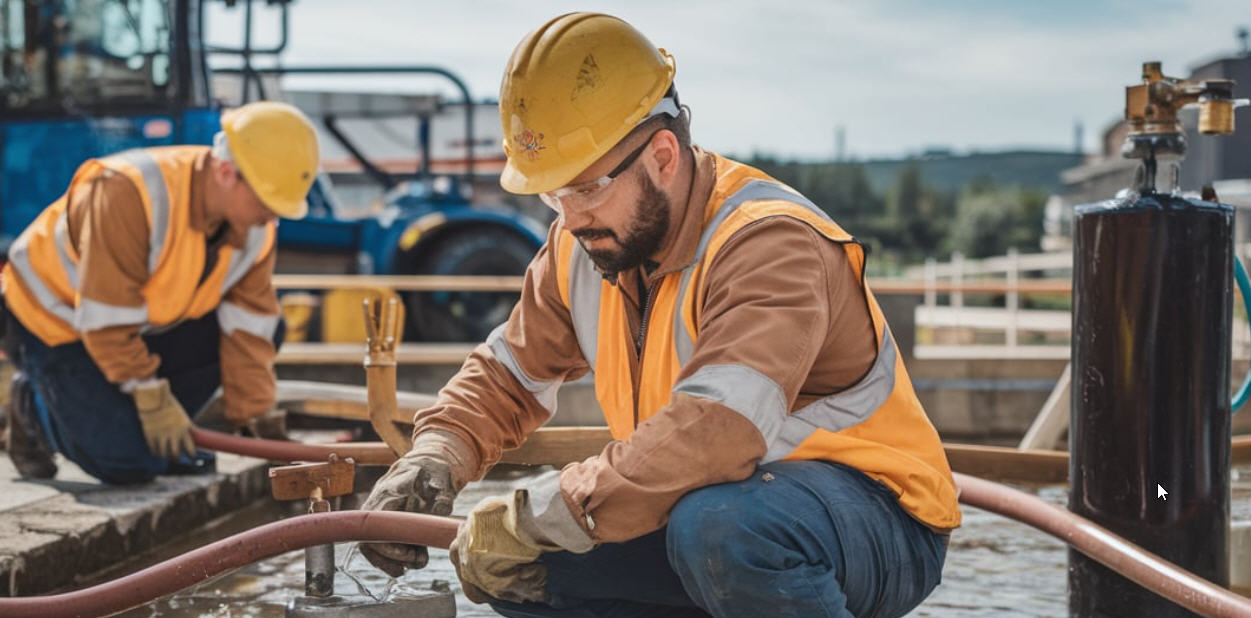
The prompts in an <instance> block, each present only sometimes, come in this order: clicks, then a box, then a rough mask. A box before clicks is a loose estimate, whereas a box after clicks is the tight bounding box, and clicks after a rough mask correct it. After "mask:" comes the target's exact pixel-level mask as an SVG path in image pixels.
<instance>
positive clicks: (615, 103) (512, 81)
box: [500, 13, 675, 194]
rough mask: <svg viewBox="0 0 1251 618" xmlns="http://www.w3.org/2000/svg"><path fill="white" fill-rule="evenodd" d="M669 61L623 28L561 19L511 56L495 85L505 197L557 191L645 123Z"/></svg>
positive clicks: (588, 17) (604, 18)
mask: <svg viewBox="0 0 1251 618" xmlns="http://www.w3.org/2000/svg"><path fill="white" fill-rule="evenodd" d="M674 72H675V66H674V61H673V57H672V56H670V55H669V54H668V53H667V52H666V51H665V50H663V49H658V48H657V47H656V46H654V45H652V43H651V41H648V40H647V38H646V37H644V36H643V34H642V33H640V32H639V31H638V30H636V29H634V27H633V26H631V25H630V24H627V23H626V22H624V21H622V20H620V19H618V18H616V17H612V16H611V15H603V14H599V13H570V14H567V15H561V16H560V17H557V18H555V19H553V20H551V21H549V22H547V23H546V24H543V26H542V27H540V28H539V29H538V30H535V31H534V32H531V33H530V34H529V35H527V36H526V38H525V39H523V40H522V41H521V43H520V44H519V45H517V48H516V49H515V50H514V51H513V55H512V57H511V58H510V59H509V61H508V66H507V68H506V70H505V72H504V80H503V83H502V84H501V85H500V123H501V126H502V128H503V131H504V152H505V153H506V154H507V155H508V164H507V165H506V166H505V167H504V172H503V174H502V175H501V176H500V185H501V186H502V187H503V188H504V189H505V190H507V191H509V192H512V193H523V194H531V193H543V192H546V191H551V190H553V189H557V188H559V187H561V186H563V185H565V184H567V183H568V182H569V181H570V180H573V178H575V177H576V176H577V175H578V174H580V173H582V171H583V170H585V169H586V168H587V167H589V166H590V165H591V164H592V163H594V162H595V161H596V160H597V159H599V158H600V157H601V156H603V155H604V153H606V152H608V151H609V150H610V149H611V148H612V147H613V146H615V145H616V144H617V142H619V141H621V139H622V138H623V137H625V136H626V135H627V134H628V133H629V132H630V131H631V130H632V129H633V128H634V127H635V126H637V124H638V123H639V121H641V120H643V119H644V118H645V117H647V115H648V113H649V112H650V111H651V110H652V108H653V107H654V106H655V105H656V104H657V103H658V102H660V100H661V99H662V98H663V97H664V96H665V92H666V91H668V89H669V86H670V85H672V84H673V75H674Z"/></svg>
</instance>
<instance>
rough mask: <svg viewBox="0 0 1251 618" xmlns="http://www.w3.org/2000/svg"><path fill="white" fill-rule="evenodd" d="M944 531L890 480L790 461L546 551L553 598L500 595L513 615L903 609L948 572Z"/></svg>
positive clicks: (676, 617)
mask: <svg viewBox="0 0 1251 618" xmlns="http://www.w3.org/2000/svg"><path fill="white" fill-rule="evenodd" d="M946 554H947V541H946V537H945V536H942V535H939V534H936V533H934V532H933V531H931V530H930V529H929V528H926V527H925V526H924V525H922V524H921V523H919V522H917V521H916V520H915V519H913V518H912V517H911V516H909V515H908V514H907V513H906V512H905V511H904V510H903V508H902V507H900V506H899V502H898V501H897V500H896V499H895V496H894V495H893V494H892V493H891V492H890V490H889V489H887V488H886V487H885V486H884V485H882V484H880V483H877V482H875V481H873V480H872V479H870V478H869V477H867V476H865V475H864V474H862V473H861V472H859V471H857V470H855V469H852V468H849V467H847V466H842V465H838V464H832V463H827V462H821V461H785V462H775V463H771V464H765V465H762V466H760V467H759V468H757V470H756V472H755V473H754V474H753V475H752V476H751V478H749V479H747V480H744V481H740V482H737V483H725V484H721V485H712V486H709V487H704V488H702V489H698V490H696V491H693V492H691V493H689V494H687V495H686V496H684V497H683V498H682V499H681V500H679V501H678V503H677V505H676V506H675V507H674V508H673V511H672V512H671V513H670V517H669V525H668V526H667V527H666V528H664V529H662V530H659V531H657V532H654V533H652V534H649V535H646V536H643V537H640V538H638V539H634V540H632V541H628V542H625V543H614V544H605V545H601V546H600V547H597V548H596V549H594V550H592V551H590V552H588V553H585V554H571V553H569V552H557V553H551V554H544V555H543V556H542V557H541V558H540V561H541V562H542V563H543V564H544V565H546V566H547V570H548V574H547V592H548V603H546V604H539V603H509V602H505V601H493V602H492V603H491V606H492V608H494V609H495V611H497V612H499V613H500V614H502V615H504V616H509V617H512V618H538V617H560V618H627V617H630V618H633V617H640V618H641V617H644V616H646V617H659V618H687V617H696V616H708V615H709V614H711V615H713V616H716V617H718V618H737V617H743V618H760V617H763V616H769V617H778V618H781V617H796V618H798V617H805V618H807V617H815V616H838V617H840V618H841V617H850V616H858V617H861V618H865V617H870V616H875V617H884V616H901V615H903V614H906V613H907V612H909V611H910V610H912V609H913V608H914V607H916V606H917V605H919V604H920V603H921V601H923V600H924V599H925V597H927V596H929V594H930V592H931V591H933V589H934V587H935V586H937V585H938V583H939V581H940V580H941V579H942V569H943V560H944V559H945V558H946Z"/></svg>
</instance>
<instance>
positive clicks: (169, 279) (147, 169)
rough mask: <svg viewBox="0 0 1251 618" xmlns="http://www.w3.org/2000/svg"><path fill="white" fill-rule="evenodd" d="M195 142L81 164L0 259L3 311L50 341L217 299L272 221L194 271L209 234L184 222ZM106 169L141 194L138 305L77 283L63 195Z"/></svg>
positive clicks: (163, 320) (183, 311)
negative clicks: (92, 293) (91, 292)
mask: <svg viewBox="0 0 1251 618" xmlns="http://www.w3.org/2000/svg"><path fill="white" fill-rule="evenodd" d="M203 152H204V147H202V146H168V147H160V148H148V149H140V150H128V151H126V152H122V153H119V154H115V155H112V156H108V157H104V158H101V159H92V160H89V161H87V162H86V163H84V164H83V165H82V166H81V167H79V168H78V171H77V172H75V174H74V178H73V180H71V181H70V190H69V191H67V192H66V194H65V195H62V196H61V197H60V198H59V199H57V200H56V201H55V202H53V203H52V205H50V206H48V207H47V208H46V209H44V211H43V212H42V213H40V214H39V217H38V218H36V219H35V221H34V222H33V223H31V224H30V226H29V227H27V228H26V230H25V231H23V232H22V235H21V236H19V237H18V238H17V240H16V241H14V243H13V245H12V247H10V249H9V263H8V264H7V265H6V266H5V268H4V298H5V302H6V304H7V305H8V308H9V311H12V312H13V314H14V315H15V316H17V318H18V319H19V320H20V321H21V322H22V324H23V325H24V326H26V328H27V329H29V330H30V331H31V332H32V333H34V334H35V335H36V336H37V337H39V339H40V340H41V341H43V342H44V343H45V344H47V345H49V346H55V345H61V344H64V343H70V342H73V341H77V340H78V339H79V333H80V332H83V331H89V330H96V329H101V328H107V327H110V326H122V325H133V324H139V325H141V327H143V328H144V330H153V329H161V328H163V327H168V326H171V325H174V324H177V323H178V322H181V321H183V320H188V319H194V318H199V317H202V316H204V315H206V314H208V313H209V312H211V311H213V310H214V309H217V308H218V305H219V304H221V300H222V297H223V295H224V294H225V293H226V291H227V290H229V289H230V288H231V287H232V286H234V284H235V283H237V282H238V281H239V280H240V279H242V278H243V276H244V275H245V274H246V273H247V272H248V270H250V269H251V268H252V266H253V265H254V264H256V263H257V262H259V261H260V260H262V259H263V258H264V257H265V256H267V255H268V253H269V251H270V250H271V249H272V247H273V244H274V234H275V226H274V224H273V223H270V224H268V225H264V226H257V227H254V228H252V229H251V230H249V232H248V236H247V240H246V242H245V244H244V247H243V248H242V249H235V248H234V247H231V246H230V245H228V244H225V243H223V246H222V247H221V248H219V249H218V253H217V262H216V264H215V265H214V266H213V270H212V271H211V272H209V273H208V274H207V275H206V276H203V280H201V276H202V275H203V274H204V272H203V271H204V265H205V259H206V254H205V248H206V244H207V239H206V237H205V235H204V233H203V232H200V231H197V230H194V229H192V228H191V176H192V169H193V165H194V162H195V159H196V157H197V156H199V155H201V154H202V153H203ZM106 170H112V171H113V172H116V173H119V174H123V175H125V176H126V177H127V178H129V179H130V180H131V181H132V182H133V183H134V184H135V187H136V188H137V189H138V191H139V195H140V198H141V199H142V200H143V208H144V213H145V214H146V216H147V222H148V230H149V236H148V238H149V242H148V280H147V282H146V283H145V284H144V285H143V288H142V290H141V293H142V294H143V298H144V305H142V306H137V307H123V306H117V305H110V304H107V303H103V302H99V301H96V300H92V299H90V298H83V297H82V295H81V294H79V291H78V290H79V281H78V263H79V256H78V252H77V251H76V250H75V249H74V246H73V244H72V243H71V242H70V235H69V228H68V225H69V214H68V208H69V201H68V195H69V194H70V193H71V192H72V191H73V190H74V189H75V188H77V187H82V186H85V185H86V184H87V183H88V182H90V181H91V180H92V179H94V178H96V177H97V176H98V175H99V174H101V173H104V172H105V171H106ZM223 309H231V308H227V307H224V306H223ZM241 312H242V313H241ZM229 313H231V315H235V314H238V319H237V320H234V321H242V322H241V324H240V325H239V326H240V327H245V328H246V326H245V325H244V324H243V322H247V321H256V317H255V316H249V315H248V314H247V312H245V311H244V310H243V309H241V308H239V309H233V310H232V311H230V312H229ZM218 317H219V322H222V323H223V327H225V326H226V323H227V322H228V321H231V318H230V316H222V315H219V316H218ZM264 319H266V320H268V321H273V320H276V318H272V319H271V318H264ZM246 329H247V330H256V331H258V332H263V331H264V330H265V329H264V328H246ZM223 332H226V331H225V328H223Z"/></svg>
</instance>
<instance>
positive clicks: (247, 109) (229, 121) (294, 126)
mask: <svg viewBox="0 0 1251 618" xmlns="http://www.w3.org/2000/svg"><path fill="white" fill-rule="evenodd" d="M222 131H223V132H225V133H226V140H227V142H228V143H229V145H230V156H231V158H232V159H233V160H234V164H235V167H237V168H239V172H240V173H241V174H243V179H244V180H246V181H247V182H248V186H250V187H252V190H253V191H255V192H256V196H257V197H259V198H260V199H261V201H262V202H264V204H265V206H266V207H268V208H269V209H270V210H272V211H274V214H277V215H278V216H280V217H284V218H287V219H299V218H301V217H303V216H304V215H305V214H307V213H308V202H307V201H306V200H305V198H306V196H307V195H308V190H309V187H311V186H312V185H313V180H314V179H315V178H316V176H317V164H318V150H317V132H316V131H315V130H314V129H313V124H312V123H311V122H309V120H308V117H307V116H305V115H304V113H303V112H301V111H300V110H299V109H297V108H296V107H295V106H293V105H289V104H287V103H280V102H277V101H257V102H255V103H248V104H247V105H243V106H241V107H238V108H235V109H232V110H229V111H226V112H224V113H223V114H222Z"/></svg>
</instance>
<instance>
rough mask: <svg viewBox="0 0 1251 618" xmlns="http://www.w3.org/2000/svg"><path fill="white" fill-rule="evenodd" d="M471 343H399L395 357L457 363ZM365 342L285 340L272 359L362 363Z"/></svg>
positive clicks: (413, 361)
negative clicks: (293, 341)
mask: <svg viewBox="0 0 1251 618" xmlns="http://www.w3.org/2000/svg"><path fill="white" fill-rule="evenodd" d="M476 346H477V344H473V343H403V344H400V345H398V346H396V351H395V360H396V362H398V363H400V364H404V365H460V364H461V363H463V362H465V357H467V356H469V353H470V352H472V351H473V349H474V347H476ZM364 361H365V343H364V342H361V343H305V342H298V343H285V344H283V345H282V347H281V348H280V349H279V350H278V356H277V358H275V359H274V362H275V363H278V364H283V365H362V364H363V363H364Z"/></svg>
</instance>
